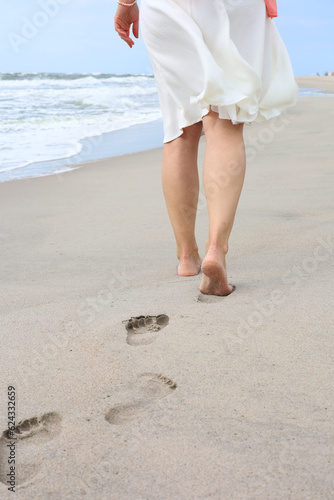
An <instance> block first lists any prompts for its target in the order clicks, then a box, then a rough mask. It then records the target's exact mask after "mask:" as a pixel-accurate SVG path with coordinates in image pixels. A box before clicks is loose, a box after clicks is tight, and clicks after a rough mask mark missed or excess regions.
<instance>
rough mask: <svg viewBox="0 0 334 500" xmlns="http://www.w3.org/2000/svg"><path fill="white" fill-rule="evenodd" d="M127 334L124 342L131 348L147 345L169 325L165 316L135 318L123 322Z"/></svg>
mask: <svg viewBox="0 0 334 500" xmlns="http://www.w3.org/2000/svg"><path fill="white" fill-rule="evenodd" d="M123 323H124V324H125V328H126V331H127V332H128V335H127V338H126V341H127V343H128V344H130V345H133V346H138V345H147V344H151V343H152V342H154V340H155V339H156V336H157V335H156V334H157V332H159V331H160V330H162V329H163V328H165V326H167V325H168V323H169V317H168V316H167V315H166V314H159V315H158V316H137V317H136V318H130V319H128V320H125V321H123Z"/></svg>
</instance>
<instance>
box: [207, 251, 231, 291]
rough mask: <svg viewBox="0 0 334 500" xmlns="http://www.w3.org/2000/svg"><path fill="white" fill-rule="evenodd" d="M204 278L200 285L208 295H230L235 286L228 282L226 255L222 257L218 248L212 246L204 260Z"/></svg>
mask: <svg viewBox="0 0 334 500" xmlns="http://www.w3.org/2000/svg"><path fill="white" fill-rule="evenodd" d="M202 271H203V279H202V283H201V284H200V286H199V289H200V291H201V292H202V293H204V294H206V295H223V296H225V295H229V294H230V293H232V292H233V290H234V287H233V286H232V285H229V284H228V281H227V274H226V266H225V257H224V258H222V257H221V256H220V255H219V254H218V252H217V250H215V249H212V248H210V249H209V250H208V252H207V254H206V256H205V258H204V260H203V262H202Z"/></svg>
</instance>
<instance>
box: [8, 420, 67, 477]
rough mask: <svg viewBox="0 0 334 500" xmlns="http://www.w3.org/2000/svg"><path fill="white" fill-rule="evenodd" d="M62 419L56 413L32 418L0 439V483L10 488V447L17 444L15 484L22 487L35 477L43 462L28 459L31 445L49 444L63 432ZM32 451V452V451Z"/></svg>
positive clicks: (23, 421) (22, 422)
mask: <svg viewBox="0 0 334 500" xmlns="http://www.w3.org/2000/svg"><path fill="white" fill-rule="evenodd" d="M61 421H62V417H61V416H60V415H59V414H58V413H56V412H50V413H44V415H42V416H40V417H32V418H29V419H27V420H22V421H21V422H19V423H18V424H17V425H16V427H15V428H14V429H13V431H12V432H10V431H9V430H5V431H4V432H3V433H2V436H1V438H0V481H1V482H2V483H3V484H5V485H6V486H8V484H7V480H8V477H7V474H8V473H9V464H8V457H9V453H10V448H9V445H10V443H14V442H15V455H16V464H15V469H16V471H15V476H16V477H15V484H16V485H20V484H22V483H25V482H26V481H28V479H31V478H32V477H33V476H35V475H36V474H37V473H38V471H39V469H40V467H41V465H42V464H41V462H34V461H33V460H31V459H30V458H29V459H26V458H25V457H26V452H29V448H30V445H40V444H44V443H47V442H48V441H50V440H51V439H53V438H54V437H56V436H58V434H60V432H61ZM30 451H31V450H30Z"/></svg>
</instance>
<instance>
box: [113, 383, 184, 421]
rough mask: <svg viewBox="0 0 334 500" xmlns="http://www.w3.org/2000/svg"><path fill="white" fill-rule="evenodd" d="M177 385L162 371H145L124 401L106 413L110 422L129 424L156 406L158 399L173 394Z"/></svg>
mask: <svg viewBox="0 0 334 500" xmlns="http://www.w3.org/2000/svg"><path fill="white" fill-rule="evenodd" d="M176 387H177V385H176V383H175V382H173V380H171V379H170V378H168V377H165V376H164V375H162V374H161V373H143V374H141V375H139V376H138V381H137V382H135V383H134V384H133V386H132V391H131V394H130V395H128V396H127V398H126V400H125V401H124V402H123V403H120V404H116V405H115V406H113V407H112V408H111V409H110V410H109V411H108V412H107V413H106V415H105V419H106V420H107V422H109V423H110V424H114V425H121V424H127V423H128V422H130V421H132V420H133V419H135V418H137V417H139V416H141V415H145V414H147V413H148V412H149V410H150V409H152V408H154V404H155V403H156V401H158V400H160V399H163V398H165V397H167V396H169V395H170V394H172V393H173V392H174V391H175V389H176Z"/></svg>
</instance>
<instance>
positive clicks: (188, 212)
mask: <svg viewBox="0 0 334 500" xmlns="http://www.w3.org/2000/svg"><path fill="white" fill-rule="evenodd" d="M201 131H202V122H198V123H195V124H194V125H190V126H189V127H185V128H184V129H183V134H182V135H181V136H180V137H178V138H177V139H174V140H173V141H170V142H167V143H165V144H164V147H163V157H162V186H163V191H164V196H165V200H166V205H167V210H168V215H169V218H170V221H171V223H172V227H173V230H174V234H175V239H176V247H177V252H176V253H177V257H178V259H179V261H180V263H179V266H178V275H179V276H193V275H195V274H198V273H199V271H200V268H201V259H200V256H199V254H198V247H197V244H196V240H195V219H196V212H197V203H198V193H199V179H198V170H197V155H198V143H199V139H200V136H201Z"/></svg>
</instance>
